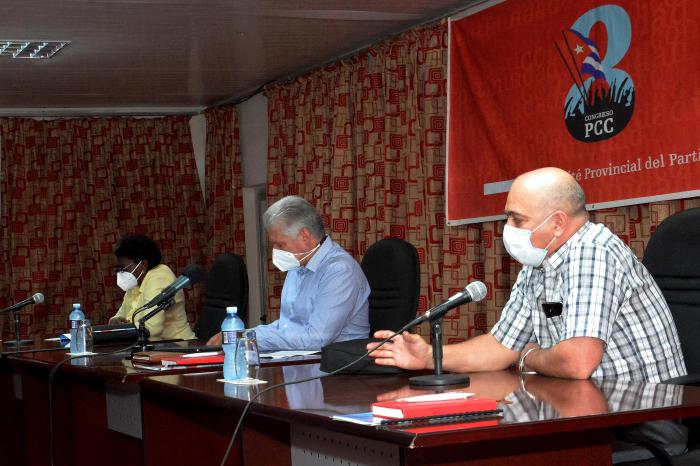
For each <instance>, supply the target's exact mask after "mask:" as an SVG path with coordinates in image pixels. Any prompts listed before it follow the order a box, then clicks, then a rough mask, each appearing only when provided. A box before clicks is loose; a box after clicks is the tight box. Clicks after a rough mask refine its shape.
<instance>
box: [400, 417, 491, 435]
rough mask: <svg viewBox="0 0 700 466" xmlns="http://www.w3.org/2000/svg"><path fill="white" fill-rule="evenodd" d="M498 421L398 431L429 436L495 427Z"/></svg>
mask: <svg viewBox="0 0 700 466" xmlns="http://www.w3.org/2000/svg"><path fill="white" fill-rule="evenodd" d="M499 422H500V421H499V420H498V419H486V420H483V421H471V422H460V423H447V424H435V425H431V426H421V427H411V428H408V429H406V428H403V427H400V429H401V430H402V431H403V432H411V433H412V434H429V433H432V432H447V431H450V430H465V429H478V428H480V427H495V426H497V425H498V424H499Z"/></svg>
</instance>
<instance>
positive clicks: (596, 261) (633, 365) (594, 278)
mask: <svg viewBox="0 0 700 466" xmlns="http://www.w3.org/2000/svg"><path fill="white" fill-rule="evenodd" d="M544 302H558V303H562V312H561V315H559V316H554V317H549V318H548V317H547V316H545V313H544V311H543V309H542V303H544ZM491 333H492V334H493V336H494V337H495V338H496V339H497V340H498V341H499V342H501V344H503V345H504V346H506V347H507V348H509V349H511V350H514V351H521V350H522V349H523V347H524V346H525V345H526V344H527V343H528V342H537V343H538V344H539V345H540V346H541V347H542V348H549V347H552V346H554V345H556V344H557V343H559V342H561V341H563V340H566V339H569V338H573V337H595V338H599V339H601V340H603V342H605V351H604V353H603V358H602V360H601V362H600V365H599V366H598V368H597V369H596V370H595V371H594V372H593V374H592V376H593V377H605V378H608V377H613V378H617V379H621V380H638V381H649V382H659V381H662V380H665V379H668V378H671V377H677V376H680V375H685V374H686V369H685V363H684V361H683V354H682V352H681V345H680V341H679V340H678V332H677V331H676V326H675V324H674V322H673V319H672V317H671V312H670V310H669V308H668V304H666V300H665V299H664V297H663V295H662V294H661V290H659V287H658V286H657V285H656V282H655V281H654V279H653V278H652V276H651V275H650V274H649V272H648V271H647V269H646V268H645V267H644V266H643V265H642V264H641V263H640V262H639V260H637V258H636V257H635V256H634V254H633V253H632V251H631V250H630V249H629V248H628V247H627V245H625V244H624V243H623V241H622V240H621V239H620V238H618V237H617V236H616V235H614V234H613V233H612V232H611V231H610V230H608V229H607V228H606V227H605V226H604V225H600V224H593V223H590V222H588V223H586V224H585V225H584V226H582V227H581V228H580V229H579V230H578V231H577V232H576V233H575V234H574V235H573V236H572V237H571V238H570V239H569V240H568V241H567V242H566V243H565V244H564V245H562V246H561V247H560V248H559V249H557V250H556V251H555V252H554V253H553V254H552V255H551V256H549V257H548V258H547V259H545V261H544V262H543V264H542V266H540V267H530V266H525V267H523V269H522V270H521V271H520V274H519V275H518V279H517V280H516V282H515V285H514V286H513V290H512V291H511V295H510V299H509V300H508V302H507V303H506V305H505V307H504V309H503V313H502V314H501V318H500V319H499V321H498V322H497V323H496V325H495V326H494V327H493V329H492V330H491Z"/></svg>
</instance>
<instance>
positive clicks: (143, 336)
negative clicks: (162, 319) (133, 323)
mask: <svg viewBox="0 0 700 466" xmlns="http://www.w3.org/2000/svg"><path fill="white" fill-rule="evenodd" d="M173 304H175V298H174V297H172V298H170V299H168V300H167V301H163V302H161V303H160V304H158V305H157V306H156V307H155V309H153V310H152V311H150V312H149V313H148V314H146V315H145V316H143V317H141V318H140V319H139V326H138V327H137V328H136V333H137V334H138V340H137V341H136V346H134V347H133V348H132V349H131V355H132V356H133V355H134V353H138V352H139V351H151V350H153V348H155V346H153V345H149V344H148V337H149V336H150V335H149V333H148V330H146V321H147V320H148V319H150V318H151V317H153V316H154V315H156V314H158V313H159V312H160V311H162V310H165V309H167V308H169V307H170V306H172V305H173Z"/></svg>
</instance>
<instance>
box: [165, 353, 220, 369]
mask: <svg viewBox="0 0 700 466" xmlns="http://www.w3.org/2000/svg"><path fill="white" fill-rule="evenodd" d="M195 354H197V353H189V356H172V357H168V358H162V359H161V363H162V364H163V365H164V366H189V365H199V364H223V363H224V354H223V353H221V354H202V355H201V356H199V355H197V356H193V355H195Z"/></svg>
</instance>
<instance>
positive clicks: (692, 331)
mask: <svg viewBox="0 0 700 466" xmlns="http://www.w3.org/2000/svg"><path fill="white" fill-rule="evenodd" d="M642 262H643V263H644V265H645V266H646V268H647V269H648V270H649V272H650V273H651V275H652V276H653V277H654V279H655V280H656V283H657V284H658V285H659V288H660V289H661V292H662V293H663V295H664V297H665V298H666V302H667V303H668V306H669V308H670V309H671V314H672V315H673V320H674V321H675V323H676V328H677V329H678V337H679V339H680V342H681V349H682V351H683V357H684V359H685V364H686V368H687V369H688V375H687V376H683V377H676V378H673V379H670V380H666V381H665V383H674V384H680V385H700V339H699V338H698V335H700V208H696V209H690V210H686V211H683V212H679V213H677V214H674V215H671V216H670V217H668V218H667V219H666V220H664V221H663V222H661V223H660V224H659V226H658V227H657V228H656V231H655V232H654V234H653V235H652V237H651V239H650V240H649V244H648V245H647V248H646V251H644V259H643V261H642ZM683 423H684V424H685V425H686V426H687V427H688V451H687V453H685V454H682V455H678V456H669V455H668V454H667V453H666V452H665V451H664V450H663V449H662V448H660V447H662V446H663V445H661V444H656V445H654V444H652V442H651V440H649V439H646V441H640V442H639V443H640V444H641V445H643V446H644V447H646V448H648V449H649V450H650V451H651V452H652V453H653V454H654V456H655V457H654V458H651V459H648V460H641V461H634V462H626V463H619V464H621V465H629V466H632V465H634V466H652V465H698V464H700V423H699V422H698V421H697V420H695V419H690V420H685V421H684V422H683Z"/></svg>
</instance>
